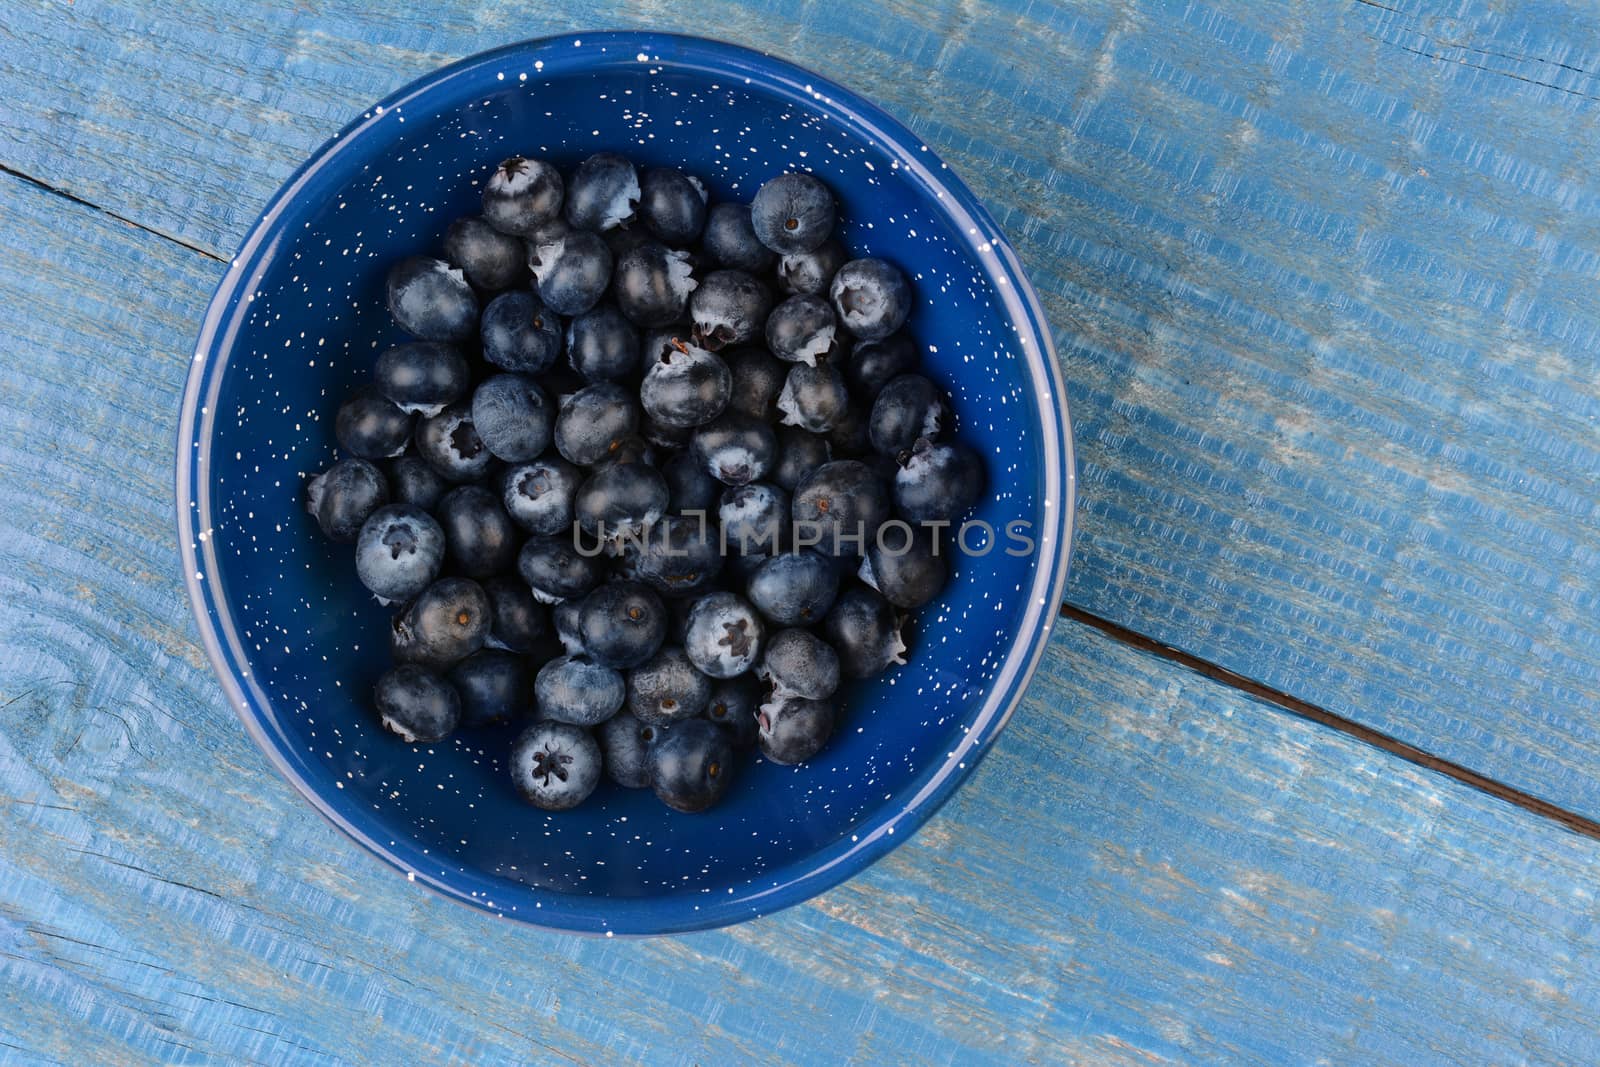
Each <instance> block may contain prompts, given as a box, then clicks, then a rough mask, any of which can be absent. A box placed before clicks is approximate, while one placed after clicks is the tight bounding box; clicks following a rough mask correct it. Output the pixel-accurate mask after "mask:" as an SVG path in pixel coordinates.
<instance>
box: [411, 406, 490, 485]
mask: <svg viewBox="0 0 1600 1067" xmlns="http://www.w3.org/2000/svg"><path fill="white" fill-rule="evenodd" d="M417 455H419V456H421V457H422V458H423V459H425V460H427V461H428V465H429V466H431V467H432V468H433V469H434V470H436V471H438V472H439V473H440V475H442V476H443V477H444V478H446V479H447V480H449V481H452V482H470V481H473V480H474V479H477V478H481V477H482V476H483V474H484V472H485V471H487V470H488V469H489V464H490V462H491V461H492V460H493V459H494V454H493V453H491V452H490V451H489V450H488V449H487V448H485V447H483V439H482V438H481V437H479V436H478V429H477V427H476V426H474V425H473V424H472V409H471V408H470V407H468V406H467V405H466V404H453V405H451V406H450V407H447V408H445V409H444V410H443V411H441V412H439V414H437V415H429V416H427V417H426V418H424V419H423V420H422V421H421V422H419V423H417Z"/></svg>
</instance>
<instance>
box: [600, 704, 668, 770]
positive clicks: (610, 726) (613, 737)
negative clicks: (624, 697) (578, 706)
mask: <svg viewBox="0 0 1600 1067" xmlns="http://www.w3.org/2000/svg"><path fill="white" fill-rule="evenodd" d="M668 729H669V728H668V727H664V726H651V725H650V724H649V723H643V722H640V721H639V719H638V717H637V716H635V715H634V714H633V712H631V711H629V710H628V709H627V708H623V709H622V710H621V711H619V712H617V713H616V714H615V715H613V716H611V718H609V719H607V720H606V721H605V722H603V723H601V724H600V729H599V740H600V751H601V752H603V753H604V754H605V770H606V775H607V776H608V777H610V779H611V780H612V781H613V782H616V783H617V784H618V785H620V786H622V787H623V788H624V789H647V788H649V786H650V748H651V746H652V745H654V744H655V742H656V739H657V738H659V737H665V736H666V734H667V731H668Z"/></svg>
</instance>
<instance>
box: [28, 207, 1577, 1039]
mask: <svg viewBox="0 0 1600 1067" xmlns="http://www.w3.org/2000/svg"><path fill="white" fill-rule="evenodd" d="M0 215H3V217H4V218H5V219H6V221H7V225H6V226H5V227H4V228H3V230H0V241H3V242H4V256H3V257H0V263H3V267H0V339H3V342H4V343H3V344H0V635H3V639H0V1061H9V1060H12V1059H16V1060H17V1061H19V1062H30V1061H34V1060H37V1061H41V1062H73V1063H81V1062H116V1063H129V1062H140V1061H151V1062H166V1063H185V1062H196V1063H198V1062H217V1061H224V1060H226V1061H235V1060H244V1061H253V1062H283V1061H288V1060H293V1061H299V1062H393V1063H422V1062H428V1063H431V1062H447V1061H460V1062H536V1063H573V1062H579V1063H600V1062H604V1063H612V1062H640V1063H646V1062H647V1063H651V1064H662V1063H668V1064H691V1063H728V1062H762V1063H832V1062H851V1063H870V1064H878V1063H890V1062H915V1063H931V1064H957V1063H959V1064H974V1063H986V1062H994V1063H1004V1064H1017V1063H1041V1064H1057V1063H1063V1062H1066V1063H1080V1062H1081V1063H1094V1064H1105V1063H1113V1064H1116V1063H1122V1064H1151V1063H1168V1062H1174V1063H1175V1062H1192V1061H1195V1060H1222V1061H1227V1062H1234V1063H1266V1064H1275V1063H1282V1062H1351V1063H1362V1064H1386V1063H1396V1064H1407V1065H1415V1064H1428V1063H1451V1062H1456V1063H1460V1062H1471V1063H1475V1064H1486V1063H1514V1062H1523V1061H1526V1060H1529V1059H1532V1060H1537V1061H1557V1060H1566V1061H1574V1062H1582V1061H1592V1060H1593V1059H1595V1057H1596V1056H1597V1055H1600V1038H1597V1036H1596V1034H1595V1033H1594V1031H1593V1028H1592V1020H1593V1018H1594V1017H1595V1013H1596V1011H1597V1010H1600V1003H1597V1002H1600V981H1597V980H1596V979H1597V977H1600V929H1597V926H1596V921H1595V918H1594V916H1595V907H1594V904H1595V901H1594V895H1593V885H1594V883H1595V878H1596V874H1597V862H1596V845H1595V843H1594V842H1592V841H1588V840H1585V839H1583V838H1580V837H1576V836H1573V835H1570V834H1566V833H1563V832H1561V831H1559V830H1558V829H1556V828H1555V827H1553V826H1552V825H1551V824H1549V823H1546V822H1542V821H1539V820H1535V819H1532V818H1531V817H1529V816H1528V815H1527V814H1526V813H1524V812H1520V811H1518V810H1516V809H1512V808H1508V807H1506V806H1504V805H1501V804H1499V803H1497V802H1495V801H1492V800H1489V799H1488V798H1485V797H1484V796H1482V795H1481V794H1479V793H1476V792H1474V791H1471V790H1467V789H1463V788H1461V787H1459V786H1456V785H1454V784H1452V783H1449V782H1444V781H1441V780H1439V779H1436V778H1434V777H1432V776H1430V775H1428V774H1426V773H1425V772H1422V771H1419V770H1417V769H1416V768H1414V767H1411V766H1409V765H1407V764H1404V763H1400V762H1398V761H1396V760H1394V759H1392V758H1390V757H1388V756H1386V755H1384V754H1383V753H1380V752H1375V751H1374V750H1372V749H1369V748H1365V747H1363V746H1360V745H1357V744H1354V743H1352V742H1350V741H1349V740H1347V739H1345V738H1342V737H1339V736H1336V735H1332V734H1329V733H1327V732H1326V731H1323V730H1320V729H1318V728H1316V727H1313V726H1311V725H1309V724H1306V723H1303V722H1300V721H1298V720H1295V719H1292V718H1288V717H1286V716H1283V715H1282V714H1280V713H1279V712H1278V711H1277V710H1276V709H1273V708H1270V707H1267V706H1263V705H1260V704H1257V703H1254V702H1252V701H1249V700H1247V699H1245V698H1243V697H1241V696H1240V695H1239V694H1238V693H1236V692H1234V691H1232V690H1229V689H1226V688H1222V687H1218V686H1216V685H1214V684H1213V683H1210V682H1208V681H1206V680H1204V679H1202V678H1199V677H1197V676H1195V675H1192V674H1188V673H1185V672H1182V671H1180V670H1178V669H1177V668H1175V667H1173V666H1172V665H1171V664H1169V663H1166V662H1164V661H1162V660H1159V659H1157V658H1155V657H1151V656H1148V655H1146V654H1143V653H1140V652H1137V651H1134V650H1130V649H1128V648H1126V647H1124V646H1120V645H1117V644H1115V643H1112V642H1110V641H1108V640H1107V639H1105V638H1104V637H1102V636H1100V635H1098V634H1096V633H1094V632H1093V631H1090V630H1087V629H1085V628H1082V627H1078V626H1075V625H1070V624H1064V625H1063V627H1062V629H1061V630H1060V631H1059V633H1058V636H1057V638H1056V640H1055V641H1054V643H1053V644H1052V646H1051V647H1050V649H1049V651H1048V653H1047V659H1046V662H1045V664H1044V666H1043V669H1042V671H1041V675H1040V677H1039V679H1038V681H1037V682H1036V684H1035V686H1034V688H1033V689H1032V691H1031V694H1030V697H1029V699H1028V700H1027V702H1026V703H1025V705H1024V707H1023V708H1021V709H1020V710H1019V712H1018V715H1017V717H1016V720H1015V721H1014V723H1013V725H1012V727H1011V728H1010V729H1009V730H1008V731H1007V732H1006V734H1005V735H1004V736H1003V738H1002V739H1001V741H1000V743H999V745H998V747H997V748H996V750H995V752H994V753H993V754H992V756H991V757H990V759H989V760H988V761H987V762H986V763H985V765H984V766H983V767H982V768H980V769H979V771H978V773H977V774H976V775H975V777H974V779H973V781H972V782H971V783H969V785H968V787H967V788H965V789H963V790H962V791H961V793H960V794H959V795H958V797H957V798H956V799H955V800H954V801H953V802H952V803H951V804H950V805H949V806H948V807H947V808H946V809H945V811H944V812H942V813H941V814H940V815H939V816H938V817H936V818H935V820H934V821H933V822H932V823H930V824H929V826H928V827H926V828H925V829H924V830H923V831H922V832H921V833H919V834H918V835H917V836H916V837H915V838H913V839H912V840H911V841H909V842H908V843H907V844H906V845H905V846H903V847H902V848H901V849H899V850H897V851H896V852H895V853H894V854H893V855H892V856H891V857H890V858H889V859H888V860H886V861H885V862H883V863H881V864H879V865H877V866H875V867H874V868H872V869H871V870H869V871H868V872H867V873H865V874H864V875H863V876H862V877H859V878H857V879H854V880H852V881H851V882H849V883H847V884H846V885H844V886H841V887H839V888H838V889H836V890H834V891H832V892H830V893H828V894H826V895H825V896H823V897H821V898H818V899H817V900H815V901H813V902H811V903H809V904H807V905H804V906H802V907H799V908H796V909H792V910H790V911H787V912H784V913H781V914H779V915H776V916H772V917H769V918H766V919H762V920H759V921H757V922H754V923H750V924H746V925H743V926H740V927H736V928H733V929H730V930H724V931H718V932H712V933H706V934H697V935H693V936H690V937H684V938H679V939H673V940H652V941H638V942H617V941H606V940H601V939H577V938H571V937H562V936H555V935H547V934H542V933H539V932H536V931H531V930H525V929H521V928H517V927H512V926H509V925H505V924H500V923H496V922H495V921H494V920H492V919H489V918H487V917H485V916H484V915H482V914H480V913H477V912H472V911H468V910H467V909H464V908H459V907H455V906H453V905H451V904H449V903H447V902H444V901H441V900H438V899H435V898H433V897H432V896H429V895H427V894H426V893H424V892H422V891H421V890H420V889H418V888H417V887H414V886H409V885H407V884H406V883H405V882H404V881H403V880H402V879H400V878H399V877H397V876H396V875H394V874H393V873H392V872H390V871H388V870H386V869H384V868H382V867H381V866H380V865H379V864H378V863H377V862H376V861H374V860H372V859H370V858H368V857H367V856H365V854H363V853H361V852H360V851H359V850H358V849H356V848H355V847H354V846H353V845H351V844H349V843H348V842H347V841H346V840H344V839H343V838H342V837H340V836H339V835H338V834H337V833H335V832H334V831H333V830H332V829H331V828H329V827H328V826H327V825H326V824H324V823H323V822H321V821H320V820H319V819H318V818H317V817H316V816H315V815H314V814H313V813H312V812H311V811H310V809H309V807H308V806H307V805H305V804H304V803H302V802H301V801H300V800H299V799H298V798H297V797H296V796H295V795H294V794H293V792H292V791H291V789H290V788H289V787H288V786H287V785H286V784H285V783H284V782H282V781H281V780H280V779H279V778H278V777H277V776H276V775H274V774H273V773H272V771H271V769H270V768H269V767H268V765H267V763H266V761H265V760H264V759H263V758H262V756H261V755H260V754H259V753H258V752H257V751H256V750H255V749H254V748H253V747H252V746H251V744H250V743H249V741H248V739H247V738H246V736H245V734H244V732H243V731H242V729H240V728H239V726H238V724H237V723H236V721H235V720H234V718H233V715H232V713H231V711H230V710H229V708H228V707H227V706H226V704H225V703H224V701H223V700H222V698H221V696H220V694H219V692H218V690H217V687H216V684H215V682H214V681H213V679H212V677H211V676H210V673H209V671H208V669H207V667H206V666H205V664H204V662H203V660H202V658H201V656H200V654H199V652H198V650H197V649H196V648H195V645H194V637H193V632H192V625H191V623H190V621H189V613H188V610H187V608H186V606H185V605H184V604H183V602H182V597H181V592H180V590H179V587H178V583H177V581H176V577H175V570H176V566H177V562H176V557H175V553H174V552H173V551H172V549H171V547H170V546H171V536H170V526H171V517H170V515H169V514H168V505H167V502H166V495H165V487H166V481H167V477H168V467H169V463H168V456H169V452H170V448H171V443H172V439H173V433H174V418H175V412H176V395H177V392H178V390H179V387H180V385H181V382H182V379H183V376H184V373H185V371H186V369H187V363H188V359H189V356H188V341H189V334H190V332H191V329H192V324H193V321H194V316H195V315H196V314H197V313H198V309H199V308H200V306H201V305H202V304H203V303H204V301H205V300H206V298H207V295H208V293H209V291H210V288H211V286H212V284H213V283H214V282H215V280H216V277H217V274H218V272H219V270H220V265H219V264H215V263H212V262H210V261H208V260H206V259H204V258H202V257H200V256H197V255H195V254H193V253H192V252H190V251H188V250H185V249H182V248H179V247H178V246H176V245H174V244H172V243H171V242H169V241H166V240H163V239H160V238H157V237H155V236H153V235H151V234H149V233H148V232H146V231H143V230H140V229H138V228H135V227H132V226H129V225H127V224H124V223H122V222H119V221H118V220H116V219H113V218H111V217H110V216H107V215H105V214H103V213H97V212H95V211H93V210H92V209H89V208H87V207H84V206H82V205H78V204H72V203H69V202H67V201H66V200H64V199H62V198H60V197H57V196H53V195H50V194H48V193H45V192H43V191H41V190H39V189H37V188H35V187H32V186H30V185H27V184H25V183H23V182H20V181H18V180H16V179H13V178H9V177H6V176H0ZM40 471H47V472H48V474H49V476H48V477H39V476H38V474H37V473H36V472H40ZM819 1032H822V1033H825V1034H827V1035H828V1039H827V1041H826V1042H825V1043H819V1042H818V1040H817V1037H816V1035H817V1034H818V1033H819Z"/></svg>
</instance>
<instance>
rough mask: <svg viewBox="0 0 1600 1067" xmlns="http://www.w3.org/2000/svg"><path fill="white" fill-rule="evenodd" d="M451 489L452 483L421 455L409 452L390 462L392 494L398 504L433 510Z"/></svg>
mask: <svg viewBox="0 0 1600 1067" xmlns="http://www.w3.org/2000/svg"><path fill="white" fill-rule="evenodd" d="M449 489H450V483H449V482H447V481H445V480H444V479H443V478H441V477H439V472H438V471H436V470H434V469H433V468H432V467H430V466H429V465H428V461H427V460H425V459H423V458H422V457H421V456H417V455H409V454H408V455H404V456H401V457H399V458H398V459H396V460H395V461H394V462H393V463H391V464H389V490H390V496H391V497H392V498H393V500H394V502H395V503H396V504H415V505H416V506H417V507H419V508H421V509H422V510H423V511H432V510H433V506H434V505H435V504H437V503H438V502H439V498H440V497H442V496H444V494H445V493H446V492H448V491H449Z"/></svg>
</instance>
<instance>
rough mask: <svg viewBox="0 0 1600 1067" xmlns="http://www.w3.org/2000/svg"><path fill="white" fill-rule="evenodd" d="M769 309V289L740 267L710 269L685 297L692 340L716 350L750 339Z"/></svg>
mask: <svg viewBox="0 0 1600 1067" xmlns="http://www.w3.org/2000/svg"><path fill="white" fill-rule="evenodd" d="M771 309H772V292H771V291H770V290H769V289H768V288H767V287H766V286H765V285H764V284H762V283H761V282H759V281H757V280H756V279H755V278H752V277H751V276H750V275H748V274H746V273H745V272H744V271H741V270H714V271H712V272H711V273H710V274H707V275H706V277H705V280H704V281H702V282H701V283H700V284H699V285H698V286H696V287H695V290H694V295H692V296H691V297H690V298H689V320H690V321H691V322H693V323H694V339H695V343H696V344H698V345H700V346H701V347H702V348H705V349H706V350H708V351H711V352H719V351H721V350H722V349H723V348H725V347H726V346H728V345H742V344H746V343H748V342H750V341H753V340H754V339H756V338H757V337H760V336H761V332H762V329H763V327H764V326H765V324H766V321H767V312H768V311H770V310H771ZM830 314H831V312H830Z"/></svg>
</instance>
